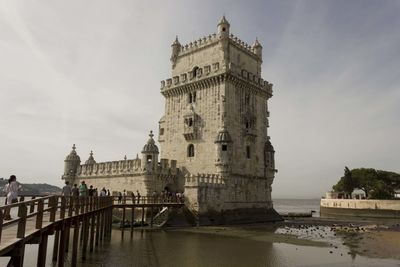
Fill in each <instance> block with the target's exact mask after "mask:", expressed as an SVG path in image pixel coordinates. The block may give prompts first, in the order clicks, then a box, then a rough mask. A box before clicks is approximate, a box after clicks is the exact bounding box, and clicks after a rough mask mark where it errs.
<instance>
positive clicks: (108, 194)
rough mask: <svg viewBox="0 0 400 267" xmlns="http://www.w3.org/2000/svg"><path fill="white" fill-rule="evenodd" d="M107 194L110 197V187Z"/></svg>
mask: <svg viewBox="0 0 400 267" xmlns="http://www.w3.org/2000/svg"><path fill="white" fill-rule="evenodd" d="M107 196H108V197H109V196H111V194H110V190H109V189H107Z"/></svg>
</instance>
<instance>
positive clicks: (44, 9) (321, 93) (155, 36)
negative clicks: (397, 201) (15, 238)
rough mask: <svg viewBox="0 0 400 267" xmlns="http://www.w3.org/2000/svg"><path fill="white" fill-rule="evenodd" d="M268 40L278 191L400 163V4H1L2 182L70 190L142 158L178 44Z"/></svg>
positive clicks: (317, 189) (296, 192)
mask: <svg viewBox="0 0 400 267" xmlns="http://www.w3.org/2000/svg"><path fill="white" fill-rule="evenodd" d="M223 14H225V16H226V18H227V19H228V21H229V22H230V24H231V29H230V30H231V33H233V34H234V35H236V36H238V37H240V38H241V39H242V40H244V41H246V42H247V43H249V44H252V43H253V42H254V40H255V38H256V37H258V40H259V41H260V42H261V44H262V45H263V65H262V77H263V78H264V79H266V80H268V81H269V82H271V83H273V84H274V87H273V90H274V96H273V97H272V98H271V99H270V102H269V108H270V113H271V117H270V128H269V135H270V136H271V141H272V143H273V145H274V147H275V150H276V158H275V161H276V167H277V169H278V173H277V175H276V178H275V180H274V184H273V197H274V198H318V197H321V196H322V195H324V193H325V192H326V191H328V190H330V189H331V187H332V185H333V184H335V183H336V181H337V180H338V178H339V177H341V176H342V175H343V169H344V167H345V166H348V167H349V168H359V167H370V168H377V169H382V170H389V171H395V172H400V31H399V29H400V16H399V14H400V1H397V0H392V1H390V0H382V1H374V0H359V1H355V0H324V1H320V0H307V1H294V0H293V1H289V0H276V1H232V0H231V1H211V0H210V1H208V0H207V1H201V2H199V1H183V0H182V1H133V0H127V1H122V0H118V1H106V0H104V1H103V0H92V1H75V0H74V1H72V0H69V1H54V0H44V1H13V0H9V1H5V0H0V177H5V178H8V177H9V176H10V175H11V174H15V175H17V177H18V179H19V181H20V182H22V183H42V182H45V183H50V184H54V185H59V186H61V185H62V180H61V175H62V173H63V168H64V159H65V157H66V155H68V154H69V152H70V151H71V147H72V144H74V143H75V144H76V146H77V152H78V154H79V155H80V157H81V160H82V161H85V160H86V159H87V157H88V156H89V153H90V150H93V152H94V157H95V159H96V161H97V162H102V161H111V160H119V159H123V157H124V156H125V155H127V156H128V158H134V157H135V156H136V153H140V151H141V148H142V147H143V145H144V144H145V142H146V140H147V138H148V137H147V134H148V132H149V130H155V131H157V129H158V120H159V119H160V118H161V116H162V114H163V110H164V104H163V100H164V99H163V97H162V95H161V94H160V81H161V80H164V79H166V78H169V77H170V73H171V63H170V61H169V58H170V53H171V48H170V45H171V44H172V42H173V41H174V39H175V36H176V35H178V36H179V39H180V42H181V43H188V42H190V41H193V40H195V39H198V38H200V37H203V36H205V35H208V34H211V33H214V32H216V28H217V23H218V21H219V20H220V18H221V17H222V15H223Z"/></svg>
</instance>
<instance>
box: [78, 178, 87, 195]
mask: <svg viewBox="0 0 400 267" xmlns="http://www.w3.org/2000/svg"><path fill="white" fill-rule="evenodd" d="M79 196H81V197H87V196H88V188H87V185H86V183H85V181H82V182H81V185H80V186H79Z"/></svg>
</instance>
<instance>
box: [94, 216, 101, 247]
mask: <svg viewBox="0 0 400 267" xmlns="http://www.w3.org/2000/svg"><path fill="white" fill-rule="evenodd" d="M96 217H97V218H96V242H95V243H96V246H97V245H98V244H99V239H100V211H97V213H96Z"/></svg>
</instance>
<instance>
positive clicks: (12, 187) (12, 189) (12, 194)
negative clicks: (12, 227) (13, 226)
mask: <svg viewBox="0 0 400 267" xmlns="http://www.w3.org/2000/svg"><path fill="white" fill-rule="evenodd" d="M19 189H20V185H19V184H18V183H17V177H16V176H15V175H11V176H10V178H9V179H8V184H7V185H6V187H5V191H6V194H7V196H6V205H11V204H13V203H16V202H18V190H19ZM4 220H11V215H10V208H6V209H5V211H4Z"/></svg>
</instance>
